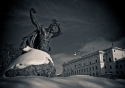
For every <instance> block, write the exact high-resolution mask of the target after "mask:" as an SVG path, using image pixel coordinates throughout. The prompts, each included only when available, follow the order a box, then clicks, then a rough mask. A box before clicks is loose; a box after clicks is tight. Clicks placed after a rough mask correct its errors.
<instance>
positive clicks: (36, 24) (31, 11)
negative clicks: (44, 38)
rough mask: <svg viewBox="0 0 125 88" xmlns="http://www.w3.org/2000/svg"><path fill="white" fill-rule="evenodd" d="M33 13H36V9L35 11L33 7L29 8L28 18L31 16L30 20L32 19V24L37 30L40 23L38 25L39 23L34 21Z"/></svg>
mask: <svg viewBox="0 0 125 88" xmlns="http://www.w3.org/2000/svg"><path fill="white" fill-rule="evenodd" d="M33 13H36V11H35V9H34V8H31V9H30V18H31V21H32V23H33V25H34V26H35V27H36V28H37V29H38V30H40V25H39V23H38V22H37V21H36V19H35V17H34V16H33Z"/></svg>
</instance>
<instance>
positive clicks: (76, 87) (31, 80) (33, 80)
mask: <svg viewBox="0 0 125 88" xmlns="http://www.w3.org/2000/svg"><path fill="white" fill-rule="evenodd" d="M122 82H124V83H125V80H122ZM0 88H125V84H120V83H118V82H117V81H115V80H113V79H107V78H99V77H92V76H85V75H78V76H71V77H55V78H47V77H41V76H27V77H12V78H0Z"/></svg>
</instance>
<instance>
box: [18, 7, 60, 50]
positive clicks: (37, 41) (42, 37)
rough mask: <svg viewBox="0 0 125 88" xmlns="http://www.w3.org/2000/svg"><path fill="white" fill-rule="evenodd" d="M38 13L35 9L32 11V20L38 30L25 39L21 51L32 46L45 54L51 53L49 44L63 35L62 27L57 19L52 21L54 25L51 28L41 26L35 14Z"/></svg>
mask: <svg viewBox="0 0 125 88" xmlns="http://www.w3.org/2000/svg"><path fill="white" fill-rule="evenodd" d="M35 13H36V11H35V9H34V8H31V9H30V18H31V21H32V23H33V25H34V26H35V27H36V28H37V30H35V31H34V32H33V33H31V34H30V35H28V36H26V37H24V38H23V42H22V44H21V45H20V49H23V48H25V47H26V46H30V47H32V48H35V49H39V50H43V51H45V52H48V51H50V47H49V42H50V39H51V38H54V37H57V36H59V35H61V34H62V32H61V30H60V25H59V24H58V23H57V20H56V19H52V23H51V24H50V26H49V27H45V26H44V25H40V24H39V23H38V22H37V21H36V19H35V17H34V15H33V14H35Z"/></svg>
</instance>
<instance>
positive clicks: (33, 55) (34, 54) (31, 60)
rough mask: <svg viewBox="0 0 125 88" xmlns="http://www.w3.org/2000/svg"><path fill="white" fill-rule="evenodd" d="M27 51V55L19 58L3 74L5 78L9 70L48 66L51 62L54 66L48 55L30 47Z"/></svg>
mask: <svg viewBox="0 0 125 88" xmlns="http://www.w3.org/2000/svg"><path fill="white" fill-rule="evenodd" d="M26 50H27V48H26ZM27 51H28V52H27V53H25V54H22V55H21V56H19V57H18V58H17V59H15V61H14V62H13V63H11V64H10V65H9V66H8V68H7V69H6V70H5V71H4V72H3V76H4V74H5V72H6V71H7V70H9V69H23V68H26V67H27V66H30V65H42V64H48V63H49V61H51V62H52V64H53V66H54V63H53V61H52V58H51V57H50V55H49V54H48V53H46V52H44V51H41V50H37V49H33V48H30V47H28V50H27Z"/></svg>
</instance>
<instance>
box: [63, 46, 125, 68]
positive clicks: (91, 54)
mask: <svg viewBox="0 0 125 88" xmlns="http://www.w3.org/2000/svg"><path fill="white" fill-rule="evenodd" d="M110 49H117V50H125V49H122V48H118V47H110V48H107V49H104V50H100V51H95V52H92V53H90V54H87V55H84V56H82V57H80V58H76V59H73V60H70V61H68V62H64V63H63V64H62V66H64V65H67V64H70V63H73V62H76V61H79V60H82V59H86V58H88V57H91V56H93V55H97V54H99V53H104V51H107V50H110Z"/></svg>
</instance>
